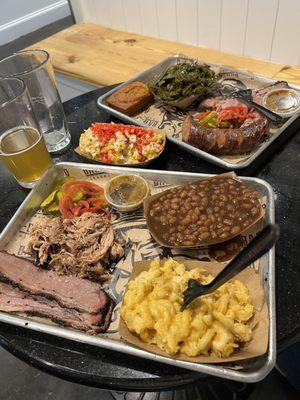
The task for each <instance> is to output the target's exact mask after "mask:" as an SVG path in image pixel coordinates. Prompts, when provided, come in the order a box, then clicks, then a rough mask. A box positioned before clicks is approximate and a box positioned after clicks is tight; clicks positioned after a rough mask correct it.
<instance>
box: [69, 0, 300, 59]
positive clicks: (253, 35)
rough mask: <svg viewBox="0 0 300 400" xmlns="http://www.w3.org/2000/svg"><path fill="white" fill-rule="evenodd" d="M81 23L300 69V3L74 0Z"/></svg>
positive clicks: (281, 0) (296, 0)
mask: <svg viewBox="0 0 300 400" xmlns="http://www.w3.org/2000/svg"><path fill="white" fill-rule="evenodd" d="M71 4H72V8H73V10H74V14H75V18H76V21H77V22H80V21H83V22H94V23H98V24H101V25H105V26H107V27H112V28H116V29H120V30H124V31H128V32H134V33H141V34H144V35H148V36H154V37H158V38H162V39H169V40H174V41H179V42H182V43H188V44H194V45H198V46H204V47H210V48H213V49H217V50H224V51H227V52H231V53H236V54H242V55H247V56H252V57H256V58H260V59H264V60H270V61H274V62H279V63H283V64H294V65H300V0H71Z"/></svg>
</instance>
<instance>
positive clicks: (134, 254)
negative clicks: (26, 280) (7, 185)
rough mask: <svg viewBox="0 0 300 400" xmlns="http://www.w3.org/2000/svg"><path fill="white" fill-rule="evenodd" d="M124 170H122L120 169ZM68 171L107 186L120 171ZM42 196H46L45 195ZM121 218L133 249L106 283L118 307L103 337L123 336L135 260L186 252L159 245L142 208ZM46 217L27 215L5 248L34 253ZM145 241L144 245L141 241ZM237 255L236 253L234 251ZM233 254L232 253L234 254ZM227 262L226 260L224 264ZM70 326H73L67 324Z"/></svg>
mask: <svg viewBox="0 0 300 400" xmlns="http://www.w3.org/2000/svg"><path fill="white" fill-rule="evenodd" d="M120 172H121V171H120ZM65 175H67V176H73V177H74V178H77V179H87V180H89V181H92V182H95V183H97V184H100V185H102V186H103V187H104V186H105V185H106V183H107V182H108V181H109V180H110V179H111V178H112V177H113V176H116V175H119V173H115V174H113V173H106V172H102V171H98V170H90V169H88V170H85V169H80V168H78V167H76V166H74V165H69V166H68V167H66V168H65ZM148 183H149V185H150V190H151V193H153V194H155V193H158V192H161V191H163V190H165V189H168V188H170V187H174V186H176V184H174V185H173V184H169V183H167V182H166V181H164V178H163V177H162V178H161V179H160V178H157V179H155V180H149V181H148ZM50 191H51V187H49V193H50ZM41 200H42V199H41ZM260 200H261V202H262V204H264V205H265V203H266V198H262V199H260ZM117 214H118V215H117V219H116V220H115V221H114V222H113V226H114V229H116V230H117V231H118V233H119V234H121V235H122V237H123V238H124V239H125V241H126V246H125V247H128V248H130V250H127V251H126V254H127V255H126V257H125V259H121V260H120V261H119V262H118V263H117V265H116V266H115V269H114V270H113V272H112V278H111V280H110V281H109V282H108V284H107V285H106V286H105V290H107V291H108V293H109V294H110V296H111V297H112V298H113V299H114V300H115V302H116V307H115V309H114V312H113V316H112V320H111V323H110V326H109V329H108V331H107V332H105V333H104V334H100V335H99V336H101V337H104V336H105V337H107V338H109V339H116V340H120V335H119V332H118V326H119V320H120V313H119V311H120V306H121V301H122V298H123V293H124V290H125V287H126V284H127V282H128V279H129V276H130V274H131V271H132V265H133V263H135V262H137V261H140V260H143V259H155V258H158V257H169V256H172V257H174V258H176V259H177V258H179V255H181V256H182V253H183V250H180V249H166V248H162V247H160V246H158V245H157V243H156V242H155V241H153V239H151V235H150V233H149V231H148V229H147V226H146V221H145V219H144V218H143V215H142V211H141V210H137V211H134V212H132V213H130V214H127V213H117ZM41 218H45V215H43V214H42V213H41V212H40V211H38V212H37V213H36V214H35V215H34V216H32V217H30V218H28V219H26V220H25V221H24V225H21V226H20V229H19V231H18V232H17V233H16V235H15V236H14V237H13V238H12V240H11V241H10V242H9V243H7V245H6V246H5V248H4V249H3V250H6V251H8V252H9V253H11V254H15V255H17V256H19V257H25V258H28V257H30V254H29V253H28V252H27V244H28V240H29V233H30V229H31V227H32V224H33V223H35V222H36V221H37V220H39V219H41ZM263 224H264V221H263V219H261V220H260V221H258V222H257V223H256V224H255V225H253V226H252V227H251V228H250V229H248V230H247V231H246V232H244V234H243V235H242V241H243V242H244V243H248V242H249V241H250V240H251V238H252V237H253V236H254V235H255V234H256V232H258V231H259V230H261V229H262V227H263ZM141 244H144V245H141ZM233 255H234V254H233ZM233 255H232V256H233ZM184 257H192V258H197V259H202V260H204V259H205V260H207V261H208V262H206V266H207V270H208V271H210V264H211V263H212V261H214V258H213V257H212V256H211V254H210V251H209V249H208V248H200V249H190V250H184ZM223 265H224V264H223ZM253 267H254V268H255V270H256V271H258V270H259V261H257V262H255V263H254V265H253ZM26 319H30V320H37V321H41V319H40V318H38V317H28V316H26ZM43 322H44V323H46V324H50V325H53V323H52V322H51V321H50V320H48V319H47V320H45V319H43ZM66 329H70V330H72V329H71V328H66Z"/></svg>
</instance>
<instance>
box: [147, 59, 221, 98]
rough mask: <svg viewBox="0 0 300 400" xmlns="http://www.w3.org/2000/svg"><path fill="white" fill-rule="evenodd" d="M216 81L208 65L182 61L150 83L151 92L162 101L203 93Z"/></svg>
mask: <svg viewBox="0 0 300 400" xmlns="http://www.w3.org/2000/svg"><path fill="white" fill-rule="evenodd" d="M215 82H216V74H215V73H214V71H213V70H212V69H211V68H210V67H209V66H208V65H200V64H198V63H197V62H182V63H178V64H176V65H173V66H172V67H170V68H168V69H167V70H166V71H165V72H164V73H163V74H162V75H161V76H157V77H156V78H154V80H153V82H152V83H150V88H151V90H152V92H153V94H154V95H155V96H156V97H158V98H159V99H160V100H162V101H176V100H182V99H184V98H187V97H190V96H197V95H204V94H206V93H207V91H208V88H210V87H211V86H212V85H213V84H214V83H215Z"/></svg>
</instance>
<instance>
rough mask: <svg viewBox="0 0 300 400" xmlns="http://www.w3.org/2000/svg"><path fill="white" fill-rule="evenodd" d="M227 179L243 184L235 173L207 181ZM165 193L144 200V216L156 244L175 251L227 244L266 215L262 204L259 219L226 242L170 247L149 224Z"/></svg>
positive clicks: (217, 240)
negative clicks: (153, 209) (159, 199)
mask: <svg viewBox="0 0 300 400" xmlns="http://www.w3.org/2000/svg"><path fill="white" fill-rule="evenodd" d="M225 177H230V178H232V179H235V180H236V181H238V182H241V180H240V179H238V177H237V176H236V174H235V173H234V172H226V173H224V174H220V175H216V176H213V177H211V178H207V179H205V180H214V181H215V180H216V179H221V178H225ZM196 182H200V180H199V181H194V182H192V183H196ZM185 185H188V183H187V184H185ZM185 185H181V186H185ZM166 190H168V189H166ZM163 193H164V192H161V193H156V194H154V195H152V196H149V197H147V198H146V199H145V200H144V215H145V218H146V222H147V226H148V229H149V231H150V233H151V235H152V236H153V238H154V239H155V240H156V242H157V243H158V244H160V245H161V246H164V247H169V248H172V249H175V248H176V249H191V248H193V249H196V248H201V247H205V248H206V247H208V246H211V245H214V244H219V243H222V242H226V241H228V240H231V239H233V238H235V237H236V236H239V235H242V234H243V233H244V232H245V231H247V230H248V229H249V228H251V227H252V226H253V225H254V224H256V222H257V221H259V220H260V219H261V218H263V216H264V215H265V212H264V210H263V207H262V205H261V203H260V212H259V214H258V215H257V217H256V218H255V220H254V221H253V222H252V223H251V224H250V225H249V226H247V227H246V228H245V229H243V230H242V231H241V232H239V233H238V234H237V235H233V236H231V237H230V238H229V239H226V240H222V239H220V238H219V239H216V240H215V241H213V242H209V243H207V242H204V244H198V245H197V246H174V245H170V244H168V243H166V242H164V241H163V239H162V238H161V237H159V236H158V235H157V234H156V233H154V232H153V230H152V229H151V224H150V223H149V220H150V219H151V216H150V210H151V204H152V203H153V202H154V201H155V200H156V199H158V198H160V197H161V196H162V195H163Z"/></svg>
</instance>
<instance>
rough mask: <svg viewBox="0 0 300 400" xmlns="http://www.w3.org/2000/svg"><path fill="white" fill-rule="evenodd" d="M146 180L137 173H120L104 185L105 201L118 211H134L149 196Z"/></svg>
mask: <svg viewBox="0 0 300 400" xmlns="http://www.w3.org/2000/svg"><path fill="white" fill-rule="evenodd" d="M149 194H150V188H149V185H148V183H147V181H146V180H145V179H144V178H142V177H141V176H139V175H135V174H122V175H118V176H115V177H114V178H112V179H110V180H109V181H108V183H107V184H106V186H105V190H104V195H105V198H106V200H107V202H108V203H109V204H110V205H111V206H112V207H113V208H115V209H116V210H119V211H125V212H126V211H134V210H137V209H138V208H140V207H141V206H142V205H143V202H144V200H145V199H146V198H147V197H148V196H149Z"/></svg>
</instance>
